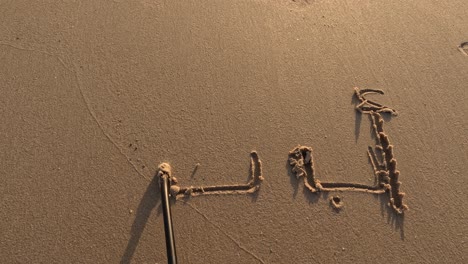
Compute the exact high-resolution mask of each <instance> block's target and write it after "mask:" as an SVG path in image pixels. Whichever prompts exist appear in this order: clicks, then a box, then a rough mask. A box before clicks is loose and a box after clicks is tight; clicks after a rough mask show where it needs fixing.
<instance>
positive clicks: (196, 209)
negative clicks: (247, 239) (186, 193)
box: [182, 201, 265, 263]
mask: <svg viewBox="0 0 468 264" xmlns="http://www.w3.org/2000/svg"><path fill="white" fill-rule="evenodd" d="M182 202H183V203H185V204H187V205H188V206H190V208H192V209H193V210H194V211H195V212H197V214H199V215H201V216H202V217H203V219H205V220H206V221H207V222H208V223H210V224H211V225H212V226H214V227H215V228H216V229H218V230H219V231H220V232H221V233H223V235H225V236H226V237H227V238H229V239H230V240H231V241H232V242H234V244H236V245H237V246H238V247H239V248H240V249H241V250H242V251H244V252H245V253H247V254H249V255H250V256H252V257H253V258H255V259H256V260H258V261H259V262H260V263H265V261H263V260H262V259H261V258H260V257H258V256H257V255H255V254H254V253H253V252H252V251H250V250H248V249H247V248H246V247H244V246H242V245H241V243H240V242H239V241H237V240H236V239H234V237H233V236H231V235H230V234H229V233H227V232H226V231H224V230H223V229H222V228H221V227H220V226H219V225H217V224H216V223H215V222H213V221H211V220H210V219H209V218H208V217H207V216H206V215H205V214H204V213H202V212H201V211H200V210H199V209H198V208H196V207H195V206H193V205H192V204H191V203H189V202H187V201H182Z"/></svg>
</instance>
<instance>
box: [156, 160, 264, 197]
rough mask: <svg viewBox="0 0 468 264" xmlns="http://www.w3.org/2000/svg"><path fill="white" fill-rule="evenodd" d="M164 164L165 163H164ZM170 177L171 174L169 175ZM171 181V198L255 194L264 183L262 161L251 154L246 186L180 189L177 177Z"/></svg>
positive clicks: (171, 177)
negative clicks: (248, 177)
mask: <svg viewBox="0 0 468 264" xmlns="http://www.w3.org/2000/svg"><path fill="white" fill-rule="evenodd" d="M163 164H164V163H163ZM169 175H170V174H169ZM170 179H171V189H170V192H171V196H172V197H174V198H177V196H182V195H183V196H197V195H203V194H246V193H255V192H257V191H258V190H259V189H260V183H261V182H262V181H263V173H262V161H261V160H260V158H259V157H258V154H257V152H256V151H252V152H251V153H250V180H249V181H248V182H247V183H245V184H232V185H213V186H199V187H194V186H190V187H180V186H179V185H178V181H177V179H176V178H175V177H173V176H170Z"/></svg>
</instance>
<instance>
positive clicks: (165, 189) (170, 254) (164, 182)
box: [160, 173, 177, 264]
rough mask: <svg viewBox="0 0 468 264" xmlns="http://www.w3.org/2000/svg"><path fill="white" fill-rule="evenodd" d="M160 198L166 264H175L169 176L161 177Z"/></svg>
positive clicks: (164, 174)
mask: <svg viewBox="0 0 468 264" xmlns="http://www.w3.org/2000/svg"><path fill="white" fill-rule="evenodd" d="M160 183H161V198H162V207H163V214H164V232H165V233H166V250H167V263H169V264H175V263H177V255H176V248H175V241H174V230H173V228H172V216H171V205H170V203H169V188H170V187H169V185H170V180H169V175H167V174H166V173H163V174H162V175H161V181H160Z"/></svg>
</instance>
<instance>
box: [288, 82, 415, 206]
mask: <svg viewBox="0 0 468 264" xmlns="http://www.w3.org/2000/svg"><path fill="white" fill-rule="evenodd" d="M354 91H355V96H356V97H357V99H358V100H359V102H360V103H359V104H358V105H357V106H356V111H359V112H360V113H363V114H367V115H369V117H370V120H371V128H372V130H373V133H374V137H375V141H376V142H375V147H371V146H369V147H368V150H367V154H368V157H369V161H370V163H371V165H372V168H373V170H374V176H375V178H376V184H375V185H366V184H360V183H347V182H322V181H320V180H319V179H318V178H317V176H316V175H315V168H314V159H313V156H312V148H311V147H306V146H300V145H299V146H297V147H295V148H294V149H293V150H291V151H290V152H289V165H290V166H291V171H292V172H293V173H294V174H295V175H296V178H297V179H299V178H303V180H304V186H305V187H306V188H307V189H309V191H311V192H313V193H318V192H333V191H362V192H367V193H373V194H384V193H388V194H389V197H390V203H389V206H390V207H391V208H393V210H394V211H395V212H396V213H398V214H402V213H403V212H404V211H405V210H406V209H408V207H407V206H406V205H405V204H404V203H403V196H404V195H405V194H404V193H402V192H400V185H401V182H400V181H399V180H398V179H399V176H400V171H399V170H397V161H396V159H395V157H394V153H393V145H391V144H390V140H389V137H388V135H387V134H386V133H385V132H384V128H383V125H384V119H383V117H382V113H388V114H391V115H397V112H396V110H394V109H392V108H389V107H387V106H384V105H381V104H379V103H376V102H374V101H371V100H368V99H366V98H365V97H364V96H365V95H366V94H370V93H377V94H384V93H383V91H381V90H373V89H362V90H361V89H359V88H354ZM331 204H332V206H333V207H335V208H337V209H338V208H339V207H341V206H342V203H341V199H339V198H338V199H336V197H333V198H332V200H331Z"/></svg>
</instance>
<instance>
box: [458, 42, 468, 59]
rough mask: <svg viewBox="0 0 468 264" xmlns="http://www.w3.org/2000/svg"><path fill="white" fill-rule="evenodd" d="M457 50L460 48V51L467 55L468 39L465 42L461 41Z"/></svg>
mask: <svg viewBox="0 0 468 264" xmlns="http://www.w3.org/2000/svg"><path fill="white" fill-rule="evenodd" d="M458 50H460V52H461V53H463V55H465V56H468V41H467V42H462V43H461V44H460V45H459V46H458Z"/></svg>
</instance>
